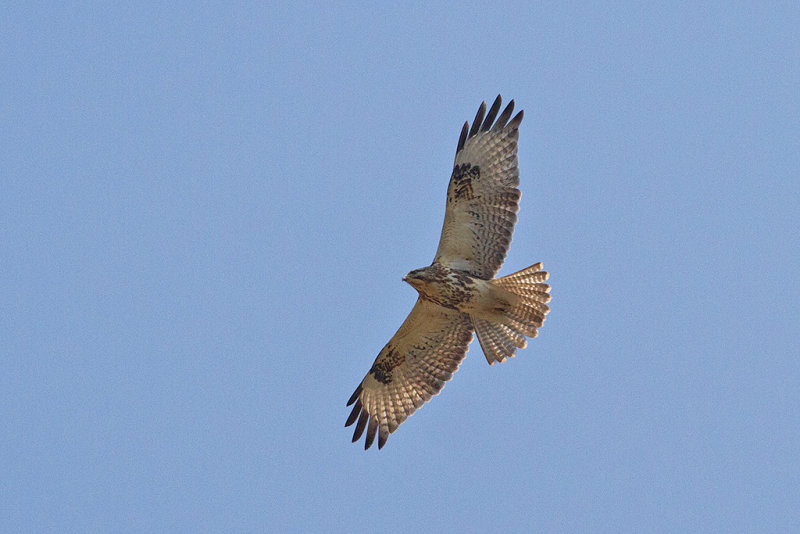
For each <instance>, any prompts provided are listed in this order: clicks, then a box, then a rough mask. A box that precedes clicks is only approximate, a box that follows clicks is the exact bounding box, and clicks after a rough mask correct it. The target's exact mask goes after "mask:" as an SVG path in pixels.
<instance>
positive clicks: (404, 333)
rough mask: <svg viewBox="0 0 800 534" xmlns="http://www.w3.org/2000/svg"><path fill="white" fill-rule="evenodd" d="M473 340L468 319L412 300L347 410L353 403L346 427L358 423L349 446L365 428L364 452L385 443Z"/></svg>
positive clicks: (449, 372) (435, 389)
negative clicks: (408, 310)
mask: <svg viewBox="0 0 800 534" xmlns="http://www.w3.org/2000/svg"><path fill="white" fill-rule="evenodd" d="M470 341H472V322H471V321H470V318H469V316H468V315H466V314H464V313H461V312H459V311H456V310H451V309H448V308H443V307H441V306H438V305H436V304H433V303H431V302H429V301H427V300H423V299H421V298H420V299H417V303H416V304H415V305H414V308H413V309H412V310H411V313H410V314H409V315H408V317H407V318H406V320H405V322H403V325H402V326H401V327H400V329H399V330H398V331H397V333H396V334H395V335H394V337H392V339H391V340H389V343H387V344H386V346H385V347H384V348H383V350H381V352H380V354H378V357H377V358H376V359H375V363H373V364H372V368H371V369H370V370H369V372H368V373H367V376H365V377H364V380H362V381H361V384H359V386H358V387H357V388H356V390H355V392H354V393H353V395H352V396H351V397H350V400H349V401H348V402H347V405H348V406H350V405H351V404H353V403H355V406H354V407H353V411H352V412H351V413H350V417H348V418H347V423H346V424H345V426H350V425H352V424H353V423H355V422H356V420H358V423H357V424H356V429H355V432H354V433H353V441H354V442H355V441H357V440H358V439H359V438H360V437H361V434H362V433H363V432H364V429H365V428H366V430H367V437H366V440H365V444H364V448H365V449H368V448H369V447H370V446H371V445H372V442H373V441H374V440H375V434H376V432H377V434H378V448H379V449H380V448H382V447H383V445H384V444H385V443H386V438H388V437H389V434H391V433H392V432H394V431H395V430H396V429H397V427H398V426H399V425H400V424H401V423H402V422H403V421H405V420H406V418H407V417H408V416H409V415H411V414H412V413H414V411H415V410H416V409H417V408H419V407H420V406H422V405H423V404H424V403H425V402H427V401H428V400H430V399H431V397H432V396H433V395H436V394H437V393H439V391H441V389H442V388H443V387H444V383H445V382H446V381H448V380H450V378H451V377H452V376H453V373H454V372H456V370H457V369H458V366H459V364H460V363H461V360H463V359H464V356H465V355H466V353H467V346H468V345H469V343H470Z"/></svg>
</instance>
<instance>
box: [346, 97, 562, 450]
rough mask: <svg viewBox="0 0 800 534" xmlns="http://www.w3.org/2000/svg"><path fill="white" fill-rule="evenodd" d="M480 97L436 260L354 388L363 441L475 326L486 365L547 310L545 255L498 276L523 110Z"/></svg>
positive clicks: (420, 400) (423, 393)
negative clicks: (414, 299)
mask: <svg viewBox="0 0 800 534" xmlns="http://www.w3.org/2000/svg"><path fill="white" fill-rule="evenodd" d="M501 105H502V100H501V98H500V96H499V95H498V97H497V99H495V101H494V103H493V104H492V107H491V108H489V112H488V113H487V112H486V103H485V102H483V103H481V105H480V107H479V108H478V113H477V115H476V116H475V120H474V121H473V123H472V127H471V128H470V125H469V122H466V123H464V127H463V128H462V130H461V136H460V137H459V140H458V146H457V148H456V158H455V162H454V164H453V172H452V174H451V176H450V185H449V186H448V188H447V206H446V208H445V216H444V225H443V226H442V235H441V237H440V239H439V248H438V249H437V250H436V256H435V257H434V260H433V263H432V264H431V265H429V266H428V267H424V268H422V269H415V270H413V271H411V272H409V273H408V274H407V275H406V276H404V277H403V280H404V281H406V282H408V283H409V284H410V285H411V286H413V287H414V288H415V289H416V290H417V292H418V293H419V298H418V299H417V303H416V304H415V305H414V308H413V309H412V310H411V313H410V314H409V315H408V317H407V318H406V320H405V321H404V322H403V324H402V325H401V326H400V329H399V330H398V331H397V333H396V334H395V335H394V337H392V339H391V340H389V342H388V343H387V344H386V346H385V347H384V348H383V350H381V352H380V353H379V354H378V357H377V358H376V359H375V363H373V364H372V367H371V368H370V370H369V372H367V376H365V377H364V379H363V380H362V381H361V383H360V384H359V385H358V387H357V388H356V390H355V392H353V395H352V396H351V397H350V400H349V401H348V402H347V405H348V406H351V405H354V406H353V409H352V411H351V412H350V416H349V417H348V418H347V422H346V423H345V426H350V425H352V424H353V423H355V424H356V427H355V431H354V433H353V441H354V442H355V441H358V439H359V438H360V437H361V436H362V435H363V434H364V431H365V430H366V438H365V443H364V448H365V449H369V448H370V446H371V445H372V444H373V442H374V441H375V437H376V436H377V437H378V448H379V449H380V448H383V446H384V444H385V443H386V439H387V438H388V437H389V434H391V433H392V432H394V431H395V430H397V427H398V426H400V424H401V423H402V422H403V421H405V420H406V419H407V418H408V416H410V415H411V414H412V413H414V411H416V410H417V408H419V407H420V406H422V405H423V404H424V403H425V402H427V401H428V400H430V399H431V397H432V396H433V395H436V394H437V393H439V391H441V389H442V388H443V387H444V384H445V382H447V381H448V380H450V378H452V376H453V373H455V372H456V370H457V369H458V366H459V365H460V364H461V361H462V360H463V359H464V356H465V355H466V353H467V346H468V345H469V343H470V342H471V341H472V333H473V332H475V333H477V336H478V342H479V343H480V345H481V348H482V349H483V353H484V355H485V356H486V361H487V362H489V364H490V365H491V364H493V363H495V362H504V361H506V359H507V358H509V357H513V356H514V354H515V351H516V349H517V348H525V347H526V346H527V339H526V337H530V338H533V337H536V335H537V333H538V332H537V329H538V328H539V327H541V326H542V324H543V322H544V320H545V316H546V315H547V313H548V312H549V311H550V308H549V307H548V306H547V302H549V301H550V294H549V292H550V286H549V285H547V284H545V283H544V282H545V280H547V278H548V274H547V273H546V272H544V271H542V270H541V269H542V264H541V263H536V264H534V265H532V266H530V267H528V268H526V269H523V270H521V271H519V272H516V273H514V274H510V275H508V276H504V277H501V278H494V276H495V274H497V271H498V270H499V269H500V266H501V265H502V264H503V260H504V259H505V257H506V253H507V252H508V247H509V244H510V243H511V235H512V233H513V232H514V224H515V223H516V222H517V212H518V211H519V198H520V191H519V189H517V187H518V186H519V168H518V165H517V140H518V139H519V125H520V123H521V122H522V117H523V112H522V111H520V112H519V113H517V114H516V115H514V117H513V118H512V114H513V112H514V101H513V100H512V101H511V102H509V104H508V105H507V106H506V108H505V109H504V110H503V112H502V113H500V115H499V116H498V112H499V111H500V108H501Z"/></svg>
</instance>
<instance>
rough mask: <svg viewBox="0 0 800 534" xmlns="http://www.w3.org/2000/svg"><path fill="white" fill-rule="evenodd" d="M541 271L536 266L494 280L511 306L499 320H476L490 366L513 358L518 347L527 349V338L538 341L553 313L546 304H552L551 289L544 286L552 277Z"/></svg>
mask: <svg viewBox="0 0 800 534" xmlns="http://www.w3.org/2000/svg"><path fill="white" fill-rule="evenodd" d="M541 269H542V264H541V263H536V264H534V265H531V266H530V267H527V268H525V269H522V270H521V271H517V272H516V273H513V274H509V275H508V276H503V277H502V278H497V279H495V280H492V284H493V285H494V286H495V287H498V288H500V289H501V290H503V291H502V293H504V295H503V297H502V298H503V299H504V300H508V301H510V302H509V306H507V307H504V309H503V311H502V313H503V316H502V317H500V318H498V319H497V320H490V319H487V318H483V317H477V316H473V317H472V323H473V325H474V326H475V331H476V333H477V334H478V341H479V342H480V344H481V348H482V349H483V354H484V355H485V356H486V361H487V362H489V365H492V364H494V363H495V362H501V363H502V362H504V361H506V358H512V357H513V356H514V353H515V352H516V350H517V349H518V348H520V349H524V348H525V347H526V346H527V344H528V341H527V340H526V339H525V337H526V336H527V337H530V338H534V337H536V336H537V335H538V333H539V332H538V330H537V329H538V328H540V327H541V326H542V324H543V323H544V320H545V317H546V315H547V313H548V312H549V311H550V308H549V307H548V306H547V304H546V303H547V302H549V301H550V286H549V285H547V284H545V283H544V281H545V280H547V279H548V277H549V276H550V275H549V274H548V273H547V272H545V271H542V270H541Z"/></svg>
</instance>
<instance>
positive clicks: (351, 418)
mask: <svg viewBox="0 0 800 534" xmlns="http://www.w3.org/2000/svg"><path fill="white" fill-rule="evenodd" d="M360 412H361V401H358V402H357V403H356V405H355V406H353V411H352V412H350V416H349V417H348V418H347V422H346V423H345V424H344V426H345V428H347V427H348V426H350V425H352V424H353V423H355V422H356V417H358V414H359V413H360Z"/></svg>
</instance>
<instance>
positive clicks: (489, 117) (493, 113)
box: [481, 95, 503, 132]
mask: <svg viewBox="0 0 800 534" xmlns="http://www.w3.org/2000/svg"><path fill="white" fill-rule="evenodd" d="M502 103H503V99H502V98H501V97H500V95H497V98H495V99H494V104H492V107H491V108H489V113H487V114H486V118H485V119H483V126H481V131H482V132H486V131H488V130H489V128H491V127H492V123H493V122H494V118H495V117H497V112H498V111H500V104H502Z"/></svg>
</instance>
